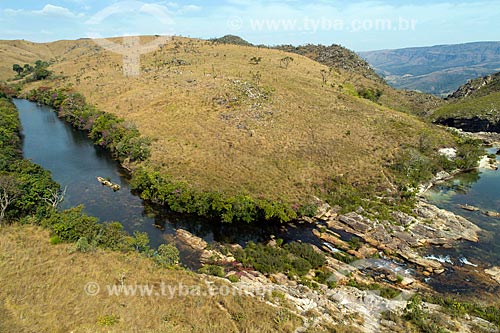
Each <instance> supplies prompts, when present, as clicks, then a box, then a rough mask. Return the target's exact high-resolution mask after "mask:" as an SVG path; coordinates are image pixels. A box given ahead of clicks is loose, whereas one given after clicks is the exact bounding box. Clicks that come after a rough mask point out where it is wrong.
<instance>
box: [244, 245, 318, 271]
mask: <svg viewBox="0 0 500 333" xmlns="http://www.w3.org/2000/svg"><path fill="white" fill-rule="evenodd" d="M234 255H235V258H236V260H238V261H239V262H241V263H242V264H243V265H244V266H246V267H253V268H255V269H256V270H258V271H260V272H262V273H264V274H273V273H285V274H288V275H289V276H294V275H298V276H303V275H305V274H307V273H308V272H309V270H310V269H311V268H318V267H319V266H321V265H323V264H324V263H325V258H324V256H322V255H321V254H318V253H316V252H315V251H314V249H312V247H311V246H310V245H308V244H300V243H295V242H294V243H290V244H286V245H285V246H284V247H282V248H280V247H273V246H269V245H264V244H255V243H253V242H248V244H247V246H246V247H245V248H244V249H242V250H238V251H235V252H234Z"/></svg>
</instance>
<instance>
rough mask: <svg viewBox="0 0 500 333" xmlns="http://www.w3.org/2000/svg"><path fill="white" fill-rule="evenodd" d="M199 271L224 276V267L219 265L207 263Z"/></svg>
mask: <svg viewBox="0 0 500 333" xmlns="http://www.w3.org/2000/svg"><path fill="white" fill-rule="evenodd" d="M198 272H199V273H202V274H207V275H213V276H218V277H224V276H225V273H224V267H221V266H217V265H205V266H203V267H201V268H200V269H199V270H198Z"/></svg>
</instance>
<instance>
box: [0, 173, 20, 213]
mask: <svg viewBox="0 0 500 333" xmlns="http://www.w3.org/2000/svg"><path fill="white" fill-rule="evenodd" d="M20 195H21V190H20V188H19V181H18V180H17V179H16V178H14V177H13V176H11V175H9V174H3V175H0V223H2V222H3V219H4V217H5V211H6V210H7V208H8V207H9V205H10V204H11V203H12V202H13V201H14V200H16V199H17V197H19V196H20Z"/></svg>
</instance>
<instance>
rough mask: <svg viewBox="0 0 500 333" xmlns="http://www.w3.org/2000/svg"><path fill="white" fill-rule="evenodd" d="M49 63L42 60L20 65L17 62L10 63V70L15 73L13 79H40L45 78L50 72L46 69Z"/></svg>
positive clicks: (27, 80)
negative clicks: (32, 63)
mask: <svg viewBox="0 0 500 333" xmlns="http://www.w3.org/2000/svg"><path fill="white" fill-rule="evenodd" d="M49 65H50V63H48V62H46V61H42V60H37V61H35V65H34V66H32V65H30V64H24V66H21V65H19V64H14V65H12V70H13V71H14V72H16V73H17V75H16V77H15V79H23V78H26V82H30V81H40V80H44V79H47V78H48V77H49V76H50V75H51V74H52V72H51V71H50V70H48V68H47V67H49Z"/></svg>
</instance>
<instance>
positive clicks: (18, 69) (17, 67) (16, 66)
mask: <svg viewBox="0 0 500 333" xmlns="http://www.w3.org/2000/svg"><path fill="white" fill-rule="evenodd" d="M12 70H13V71H14V72H16V73H17V75H21V73H22V72H23V68H22V67H21V65H19V64H14V65H12Z"/></svg>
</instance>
